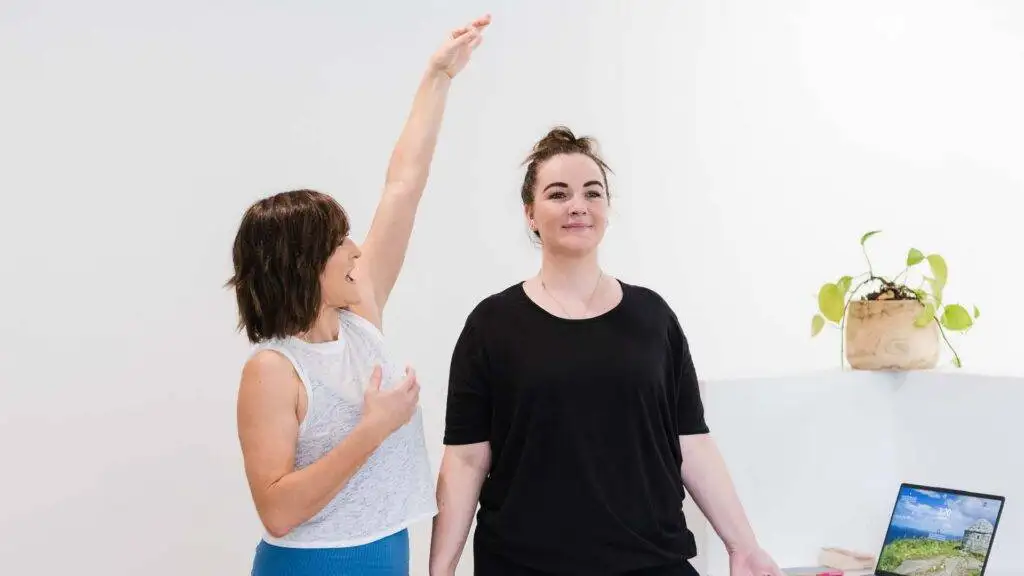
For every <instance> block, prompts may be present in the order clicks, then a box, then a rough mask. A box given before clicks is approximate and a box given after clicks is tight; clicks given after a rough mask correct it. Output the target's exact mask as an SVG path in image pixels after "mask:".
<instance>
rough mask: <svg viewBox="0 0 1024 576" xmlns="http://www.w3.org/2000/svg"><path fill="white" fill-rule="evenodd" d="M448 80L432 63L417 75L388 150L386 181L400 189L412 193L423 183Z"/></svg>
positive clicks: (434, 142) (425, 180)
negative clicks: (409, 102) (413, 92)
mask: <svg viewBox="0 0 1024 576" xmlns="http://www.w3.org/2000/svg"><path fill="white" fill-rule="evenodd" d="M451 82H452V79H451V78H450V77H449V76H448V75H447V74H446V73H445V72H444V71H443V70H437V69H435V68H433V67H429V68H428V69H427V71H426V72H425V73H424V75H423V77H422V78H421V79H420V83H419V86H418V88H417V90H416V95H415V96H414V97H413V103H412V110H411V111H410V112H409V116H408V118H407V119H406V122H405V126H404V127H403V128H402V133H401V135H399V137H398V142H396V144H395V148H394V150H393V151H392V153H391V160H390V162H389V163H388V171H387V176H386V183H387V184H394V183H401V184H402V186H401V188H402V189H403V190H405V191H407V192H415V193H418V192H422V190H423V188H424V187H425V186H426V183H427V176H428V175H429V172H430V164H431V162H432V160H433V158H434V150H435V149H436V148H437V139H438V135H439V133H440V131H441V123H442V120H443V118H444V110H445V104H446V103H447V100H448V92H449V88H450V87H451Z"/></svg>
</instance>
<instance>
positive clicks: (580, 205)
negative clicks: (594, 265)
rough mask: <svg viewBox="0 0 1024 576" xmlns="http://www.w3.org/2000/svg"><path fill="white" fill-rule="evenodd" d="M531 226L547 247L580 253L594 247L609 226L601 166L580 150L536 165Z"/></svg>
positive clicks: (529, 206)
mask: <svg viewBox="0 0 1024 576" xmlns="http://www.w3.org/2000/svg"><path fill="white" fill-rule="evenodd" d="M525 210H526V217H527V220H528V222H529V225H530V228H531V229H532V230H533V231H535V232H536V233H537V235H538V236H539V237H540V239H541V242H542V243H543V246H544V248H545V249H546V250H553V251H556V252H559V253H565V254H576V255H583V254H587V253H589V252H591V251H593V250H595V249H596V248H597V246H598V244H600V243H601V240H602V239H603V238H604V232H605V229H606V227H607V225H608V190H607V181H606V179H605V175H604V173H603V172H602V170H601V167H600V166H598V164H597V163H596V162H595V161H594V160H593V159H592V158H590V157H589V156H587V155H586V154H582V153H569V154H557V155H555V156H552V157H550V158H548V159H547V160H545V161H544V162H543V163H542V164H540V166H539V167H538V168H537V175H536V179H535V184H534V190H533V202H532V203H531V204H527V205H526V206H525Z"/></svg>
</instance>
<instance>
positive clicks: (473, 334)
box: [444, 310, 491, 445]
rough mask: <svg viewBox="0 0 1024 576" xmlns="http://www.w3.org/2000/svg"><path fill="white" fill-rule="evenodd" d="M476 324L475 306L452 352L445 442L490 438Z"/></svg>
mask: <svg viewBox="0 0 1024 576" xmlns="http://www.w3.org/2000/svg"><path fill="white" fill-rule="evenodd" d="M478 324H479V322H478V310H474V311H473V313H471V314H470V316H469V318H467V320H466V323H465V325H464V326H463V328H462V333H461V334H459V339H458V341H456V343H455V350H454V351H453V352H452V361H451V367H450V369H449V373H448V404H447V406H446V408H445V429H444V443H445V444H447V445H453V444H474V443H477V442H483V441H486V440H488V439H489V438H490V432H491V390H490V382H489V380H488V377H487V360H486V356H485V354H484V348H483V342H482V338H481V334H480V329H479V326H478Z"/></svg>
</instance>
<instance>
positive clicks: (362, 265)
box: [356, 16, 491, 322]
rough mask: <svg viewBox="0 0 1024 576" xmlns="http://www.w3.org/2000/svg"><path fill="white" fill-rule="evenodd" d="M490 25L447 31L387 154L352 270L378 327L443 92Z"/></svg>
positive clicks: (423, 176)
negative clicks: (373, 208) (359, 254)
mask: <svg viewBox="0 0 1024 576" xmlns="http://www.w3.org/2000/svg"><path fill="white" fill-rule="evenodd" d="M490 22H491V19H490V16H484V17H483V18H479V19H477V20H475V21H474V22H472V23H471V24H469V25H468V26H464V27H462V28H458V29H456V30H454V31H452V33H451V37H450V38H448V39H447V40H446V41H445V43H444V44H443V45H442V46H441V47H440V48H439V49H438V50H437V52H435V53H434V54H433V55H432V56H431V57H430V62H429V65H428V66H427V70H426V72H425V73H424V75H423V78H422V79H421V80H420V84H419V88H418V90H417V91H416V96H415V98H414V99H413V104H412V111H411V112H410V114H409V117H408V119H407V120H406V123H405V127H404V129H403V130H402V133H401V135H400V136H399V138H398V142H397V143H396V145H395V148H394V151H393V152H392V155H391V161H390V163H389V164H388V171H387V176H386V179H385V182H384V191H383V193H382V195H381V199H380V203H379V204H378V206H377V211H376V213H375V214H374V217H373V222H372V223H371V225H370V230H369V232H368V233H367V236H366V240H365V241H364V242H363V246H362V257H361V258H360V259H359V261H358V263H357V265H356V268H357V270H356V274H357V275H358V276H357V279H358V280H359V282H360V283H362V284H364V285H365V287H364V295H365V296H368V297H370V298H372V301H373V304H372V306H373V307H375V308H376V310H367V312H368V313H369V315H371V316H375V317H376V318H375V319H376V320H377V321H378V322H379V317H380V315H381V314H382V313H383V309H384V305H385V304H386V303H387V300H388V296H390V294H391V290H392V288H394V286H395V282H396V281H397V280H398V275H399V272H400V271H401V268H402V264H403V262H404V261H405V253H406V250H407V248H408V246H409V238H410V236H411V235H412V229H413V223H414V220H415V216H416V210H417V208H418V207H419V202H420V198H421V196H422V194H423V189H424V188H425V187H426V184H427V177H428V175H429V173H430V163H431V161H432V160H433V157H434V149H435V148H436V145H437V136H438V133H439V132H440V128H441V120H442V117H443V116H444V108H445V103H446V101H447V98H448V88H449V86H450V84H451V81H452V79H453V78H454V77H455V76H456V75H457V74H458V73H459V72H460V71H461V70H462V69H463V67H465V66H466V64H467V63H468V62H469V58H470V55H471V54H472V52H473V50H474V49H475V48H476V47H477V46H478V45H479V44H480V42H481V40H482V38H483V37H482V35H481V34H482V31H483V29H484V28H486V27H487V26H488V25H489V24H490Z"/></svg>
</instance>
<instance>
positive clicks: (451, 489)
mask: <svg viewBox="0 0 1024 576" xmlns="http://www.w3.org/2000/svg"><path fill="white" fill-rule="evenodd" d="M490 465H491V445H490V443H488V442H481V443H478V444H467V445H464V446H448V447H446V448H445V451H444V456H443V457H442V459H441V471H440V474H439V475H438V480H437V508H438V514H437V516H436V517H435V518H434V526H433V535H432V537H431V541H430V574H431V576H451V575H453V574H455V568H456V567H457V566H458V564H459V559H460V558H461V557H462V551H463V549H464V548H465V546H466V539H467V538H468V536H469V528H470V526H472V524H473V514H474V513H475V512H476V507H477V502H478V501H479V499H480V487H481V486H482V485H483V482H484V478H485V477H486V476H487V471H488V470H489V469H490Z"/></svg>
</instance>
